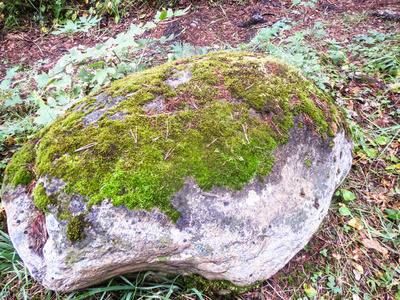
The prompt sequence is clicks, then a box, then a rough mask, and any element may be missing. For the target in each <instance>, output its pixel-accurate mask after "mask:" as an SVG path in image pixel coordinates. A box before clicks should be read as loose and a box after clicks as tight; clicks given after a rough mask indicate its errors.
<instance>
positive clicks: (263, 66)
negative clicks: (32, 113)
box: [7, 52, 340, 240]
mask: <svg viewBox="0 0 400 300" xmlns="http://www.w3.org/2000/svg"><path fill="white" fill-rule="evenodd" d="M186 71H187V72H190V73H191V75H192V77H191V78H190V80H189V81H187V82H186V83H183V84H181V85H179V86H177V87H176V89H171V88H170V87H169V85H168V84H167V82H168V79H170V80H171V78H177V77H179V74H180V72H186ZM101 95H107V96H108V97H109V102H107V103H97V101H98V99H99V97H102V96H101ZM121 96H124V97H125V99H124V100H123V101H120V100H118V99H120V97H121ZM107 101H108V100H107ZM110 101H111V102H112V101H114V102H113V103H112V104H110V103H111V102H110ZM331 106H332V104H331V100H330V98H329V96H327V95H325V94H324V93H322V92H321V91H319V90H318V89H317V88H315V86H314V85H313V83H311V82H310V81H308V80H307V79H305V78H304V77H303V76H302V75H301V74H300V73H299V71H298V70H297V69H295V68H293V67H291V66H288V65H286V64H284V63H283V62H281V61H280V60H278V59H275V58H271V57H269V56H266V55H259V54H253V53H227V52H226V53H224V52H223V53H212V54H209V55H206V56H201V57H195V58H190V59H185V60H181V61H178V62H173V63H169V64H165V65H162V66H160V67H157V68H153V69H151V70H146V71H144V72H141V73H137V74H133V75H131V76H128V77H126V78H124V79H122V80H119V81H116V82H114V83H113V84H112V85H111V86H108V87H104V88H103V89H102V90H100V91H99V92H97V93H96V94H93V95H90V97H88V98H87V99H86V100H83V101H82V102H81V103H78V104H77V105H75V106H74V107H73V108H72V109H70V110H69V111H68V112H67V113H66V114H65V115H63V116H62V117H60V118H58V119H57V120H56V121H55V122H54V123H53V124H52V125H51V126H49V127H47V128H46V129H45V130H43V131H42V132H41V133H40V134H39V135H38V137H39V138H40V143H39V144H38V146H37V149H36V150H34V149H33V148H32V147H30V146H29V145H28V146H27V147H26V149H25V148H24V150H23V151H22V153H21V154H18V155H17V156H16V158H14V159H13V161H12V163H11V165H10V166H9V168H7V170H8V175H9V176H10V178H12V179H10V180H13V182H14V181H15V182H14V183H15V184H19V183H23V184H26V182H28V180H24V181H23V180H20V179H18V174H19V173H18V172H19V171H21V170H23V169H24V168H25V166H24V164H26V163H27V162H28V161H29V162H32V161H33V160H34V157H35V155H36V156H37V159H36V164H35V170H36V171H37V173H38V176H44V175H50V176H53V177H58V178H62V179H63V180H64V181H65V182H67V186H66V191H67V192H68V193H72V192H73V193H78V194H80V195H82V196H87V198H88V199H89V201H90V204H97V203H100V202H101V201H103V200H104V199H111V200H112V203H113V204H114V205H116V206H118V205H121V204H125V205H126V206H127V208H128V209H146V210H151V209H152V208H153V207H158V208H159V209H160V210H162V211H164V212H165V213H166V214H167V215H168V216H169V217H170V218H171V219H172V220H174V221H176V220H177V219H178V218H179V212H177V211H176V210H175V209H174V208H173V207H172V204H171V203H170V201H169V199H170V198H171V197H172V195H173V194H174V193H175V192H177V191H179V190H180V189H181V188H182V186H183V184H184V180H185V178H187V177H192V178H194V179H196V180H197V182H198V184H199V186H200V187H201V188H202V189H204V190H209V189H211V188H212V187H213V186H224V187H229V188H231V189H241V188H242V186H243V184H246V183H248V182H250V180H251V179H253V178H254V177H259V178H263V177H264V176H265V175H266V174H268V173H269V172H270V171H271V169H272V165H273V162H274V157H273V156H272V151H273V150H274V149H275V148H276V147H278V146H279V145H280V144H283V143H285V142H286V140H287V138H288V129H289V128H290V127H291V126H293V116H294V115H298V114H301V115H303V116H304V119H305V125H307V126H310V127H312V129H313V131H315V132H316V133H317V134H319V135H320V136H322V137H324V136H326V135H331V134H332V132H333V130H332V127H333V126H334V127H335V130H337V126H338V125H336V124H335V120H336V121H338V120H340V119H339V114H338V113H337V110H332V109H331ZM99 107H102V109H103V113H102V114H97V113H98V112H99V110H98V108H99ZM331 112H332V113H335V116H334V117H332V113H331ZM89 119H90V120H94V121H93V122H89V121H88V120H89ZM16 178H17V179H16ZM37 195H38V197H41V196H43V193H42V191H41V190H39V188H38V190H37ZM36 202H37V203H38V205H39V206H40V207H41V209H44V208H45V206H46V205H45V201H42V200H36V201H35V203H36ZM74 218H75V217H74ZM74 220H75V221H74V222H73V223H74V224H75V223H77V224H78V223H79V222H78V221H79V220H78V219H74ZM71 223H72V221H71ZM71 223H70V224H71ZM77 224H75V225H77ZM78 225H79V224H78ZM71 226H72V225H71ZM73 227H74V228H76V226H73ZM77 228H79V226H78V227H77ZM71 237H72V239H75V240H78V238H79V237H80V232H79V230H76V229H74V230H72V229H71Z"/></svg>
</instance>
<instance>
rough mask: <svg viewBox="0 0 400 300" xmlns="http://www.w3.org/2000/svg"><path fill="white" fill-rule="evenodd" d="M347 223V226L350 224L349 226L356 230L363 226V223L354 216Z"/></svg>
mask: <svg viewBox="0 0 400 300" xmlns="http://www.w3.org/2000/svg"><path fill="white" fill-rule="evenodd" d="M347 225H349V226H351V227H353V228H355V229H357V230H361V229H363V228H364V225H363V223H362V222H361V221H360V220H357V219H355V218H353V219H351V220H350V221H349V222H348V223H347Z"/></svg>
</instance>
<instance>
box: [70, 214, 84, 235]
mask: <svg viewBox="0 0 400 300" xmlns="http://www.w3.org/2000/svg"><path fill="white" fill-rule="evenodd" d="M84 220H85V214H80V215H77V216H73V217H72V218H71V220H70V221H69V223H68V226H67V237H68V239H69V240H70V241H71V242H80V241H82V240H83V239H84V238H86V234H85V233H84V230H85V226H86V225H87V224H86V222H85V221H84Z"/></svg>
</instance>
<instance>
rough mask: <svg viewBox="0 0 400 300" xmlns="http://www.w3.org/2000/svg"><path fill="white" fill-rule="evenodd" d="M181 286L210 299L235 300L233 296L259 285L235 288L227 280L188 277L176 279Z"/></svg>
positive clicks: (198, 276)
mask: <svg viewBox="0 0 400 300" xmlns="http://www.w3.org/2000/svg"><path fill="white" fill-rule="evenodd" d="M178 281H181V282H182V285H183V286H187V287H190V288H195V289H197V290H199V291H202V293H203V294H206V295H207V296H209V297H212V299H219V298H221V299H235V297H234V296H235V295H238V294H243V293H245V292H247V291H249V290H252V289H255V288H257V287H259V285H260V284H253V285H250V286H246V287H240V286H236V285H234V284H233V283H231V282H229V281H227V280H208V279H206V278H204V277H202V276H200V275H195V274H193V275H188V276H184V277H180V278H178Z"/></svg>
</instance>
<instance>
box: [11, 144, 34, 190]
mask: <svg viewBox="0 0 400 300" xmlns="http://www.w3.org/2000/svg"><path fill="white" fill-rule="evenodd" d="M36 142H37V139H33V140H31V141H29V142H27V143H26V144H25V145H24V146H23V147H22V148H21V150H20V151H18V152H17V153H15V154H14V156H13V158H12V162H11V163H10V164H9V165H8V166H7V168H6V171H5V173H6V178H5V184H8V183H10V182H12V183H13V185H14V187H16V186H18V185H19V184H23V185H28V184H30V183H31V182H32V181H33V180H34V179H35V178H36V176H35V174H34V173H33V171H32V167H33V165H34V162H35V158H36V151H35V145H36Z"/></svg>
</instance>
